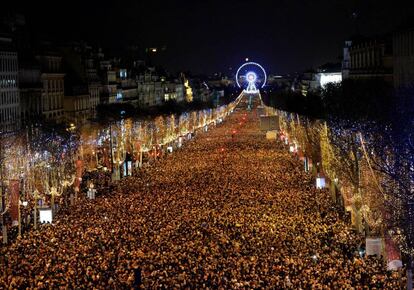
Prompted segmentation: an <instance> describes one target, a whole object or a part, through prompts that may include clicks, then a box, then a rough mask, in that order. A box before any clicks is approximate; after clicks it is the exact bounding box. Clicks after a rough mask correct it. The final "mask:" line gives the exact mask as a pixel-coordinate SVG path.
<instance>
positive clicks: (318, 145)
mask: <svg viewBox="0 0 414 290" xmlns="http://www.w3.org/2000/svg"><path fill="white" fill-rule="evenodd" d="M289 96H293V98H294V100H295V102H293V101H292V100H289ZM413 96H414V90H412V89H410V88H406V89H401V90H398V91H395V90H391V89H390V88H389V87H388V86H387V84H384V83H382V82H380V81H378V80H375V81H369V82H357V81H348V82H345V83H343V84H340V85H330V86H328V87H327V88H326V89H325V90H324V91H322V92H318V93H313V94H312V95H310V96H299V95H296V93H290V92H283V93H281V94H280V95H279V96H274V100H273V103H272V104H271V105H273V106H275V107H277V108H278V109H280V110H279V111H278V110H276V113H277V114H278V115H279V118H280V125H281V130H282V132H283V133H284V134H282V137H283V139H284V141H286V142H287V143H288V144H289V146H292V148H294V149H295V150H296V149H297V151H298V155H299V158H300V159H301V160H304V161H305V162H304V163H305V165H306V164H307V163H311V164H312V169H311V170H313V172H314V174H315V175H318V174H319V175H321V176H325V177H326V178H327V179H328V183H329V185H330V189H331V190H332V197H333V199H334V200H335V201H338V199H339V201H340V202H342V203H343V204H344V207H345V208H346V209H347V211H349V212H350V213H351V214H352V222H353V225H354V226H355V228H356V230H358V231H359V232H363V231H364V232H365V233H366V234H367V235H368V236H375V237H381V238H383V240H384V244H385V247H386V248H387V247H389V248H390V249H391V250H390V251H389V252H390V253H391V255H393V251H392V248H393V245H396V246H397V247H398V248H399V250H400V253H401V256H402V260H403V261H404V262H405V264H406V266H407V269H408V271H409V272H410V273H411V268H412V260H413V258H414V136H413V134H414V114H413V113H414V112H413V110H414V97H413ZM270 103H271V102H270ZM287 111H290V113H288V112H287ZM308 159H309V161H310V162H306V161H307V160H308ZM333 189H335V190H333ZM388 254H389V253H388ZM394 254H395V253H394ZM392 258H395V257H392ZM392 258H391V259H392ZM389 260H390V257H389ZM408 278H409V279H408V280H409V283H408V285H412V281H411V274H409V276H408ZM409 287H410V289H412V288H411V286H409Z"/></svg>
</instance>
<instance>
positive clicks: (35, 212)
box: [33, 189, 39, 229]
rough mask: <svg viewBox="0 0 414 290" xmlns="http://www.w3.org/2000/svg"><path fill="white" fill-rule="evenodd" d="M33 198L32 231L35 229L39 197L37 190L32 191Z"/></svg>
mask: <svg viewBox="0 0 414 290" xmlns="http://www.w3.org/2000/svg"><path fill="white" fill-rule="evenodd" d="M33 197H34V209H33V219H34V221H33V227H34V229H37V199H38V197H39V191H38V190H37V189H35V190H34V191H33Z"/></svg>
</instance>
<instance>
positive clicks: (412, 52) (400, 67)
mask: <svg viewBox="0 0 414 290" xmlns="http://www.w3.org/2000/svg"><path fill="white" fill-rule="evenodd" d="M393 54H394V57H393V60H394V87H395V88H402V87H413V86H414V28H411V29H406V30H402V31H397V32H395V33H394V35H393Z"/></svg>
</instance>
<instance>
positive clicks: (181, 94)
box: [137, 71, 188, 107]
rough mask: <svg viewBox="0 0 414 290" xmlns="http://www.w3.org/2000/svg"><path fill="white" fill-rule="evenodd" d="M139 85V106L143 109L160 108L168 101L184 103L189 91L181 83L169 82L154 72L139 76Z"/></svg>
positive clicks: (176, 81)
mask: <svg viewBox="0 0 414 290" xmlns="http://www.w3.org/2000/svg"><path fill="white" fill-rule="evenodd" d="M137 83H138V100H139V105H140V106H142V107H152V106H159V105H162V104H163V103H164V102H165V101H168V100H176V101H177V102H182V101H184V100H185V98H186V93H187V91H188V88H186V87H185V86H184V84H183V83H181V82H180V81H178V80H172V81H170V80H167V79H166V78H165V77H159V76H158V75H157V74H156V73H155V72H153V71H147V72H145V73H144V74H141V75H139V76H138V78H137Z"/></svg>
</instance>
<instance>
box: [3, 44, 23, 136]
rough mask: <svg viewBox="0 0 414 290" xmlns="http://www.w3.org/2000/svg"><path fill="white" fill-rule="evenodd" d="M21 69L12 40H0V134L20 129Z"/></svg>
mask: <svg viewBox="0 0 414 290" xmlns="http://www.w3.org/2000/svg"><path fill="white" fill-rule="evenodd" d="M18 75H19V67H18V61H17V52H15V51H13V50H12V48H11V39H8V38H1V39H0V133H7V132H12V131H16V130H18V129H19V128H20V125H21V118H20V94H19V82H18Z"/></svg>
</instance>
